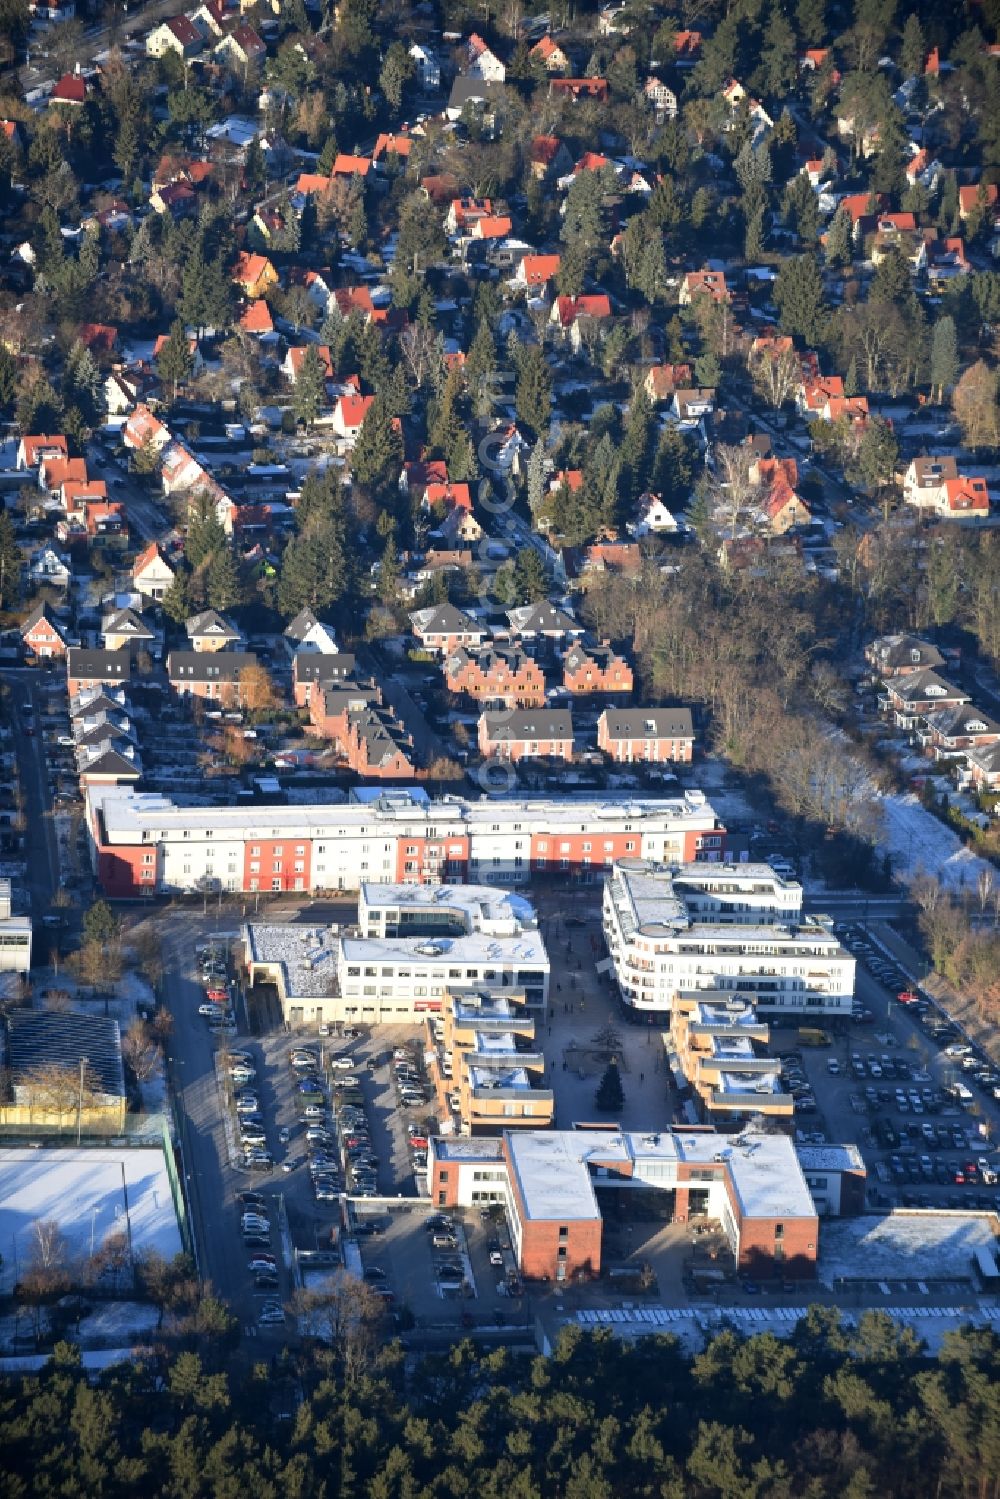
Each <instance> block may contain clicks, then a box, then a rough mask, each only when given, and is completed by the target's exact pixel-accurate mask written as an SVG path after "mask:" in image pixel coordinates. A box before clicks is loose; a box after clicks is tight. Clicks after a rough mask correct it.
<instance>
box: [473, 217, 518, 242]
mask: <svg viewBox="0 0 1000 1499" xmlns="http://www.w3.org/2000/svg"><path fill="white" fill-rule="evenodd" d="M511 228H512V225H511V221H510V219H509V218H508V217H507V215H506V214H484V215H483V216H482V218H479V219H477V220H476V222H475V223H474V224H473V226H472V232H471V238H472V239H507V238H508V236H509V235H510V232H511Z"/></svg>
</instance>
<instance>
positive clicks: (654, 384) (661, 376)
mask: <svg viewBox="0 0 1000 1499" xmlns="http://www.w3.org/2000/svg"><path fill="white" fill-rule="evenodd" d="M642 383H643V387H644V388H645V391H646V395H647V396H648V397H649V399H650V400H651V401H652V402H653V404H654V406H658V405H660V404H662V402H664V401H669V400H671V399H672V398H673V395H674V392H675V391H678V390H687V389H689V388H690V385H691V366H690V365H689V364H654V365H652V366H651V367H650V368H649V369H648V370H647V371H646V378H645V380H643V382H642Z"/></svg>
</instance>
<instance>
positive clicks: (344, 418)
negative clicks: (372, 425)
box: [331, 395, 375, 445]
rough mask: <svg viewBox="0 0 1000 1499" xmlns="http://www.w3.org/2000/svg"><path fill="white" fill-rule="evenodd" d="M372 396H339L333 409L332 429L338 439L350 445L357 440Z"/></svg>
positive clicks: (372, 400)
mask: <svg viewBox="0 0 1000 1499" xmlns="http://www.w3.org/2000/svg"><path fill="white" fill-rule="evenodd" d="M374 400H375V397H374V396H353V395H352V396H340V397H339V399H338V401H337V404H336V406H334V408H333V419H332V423H331V425H332V427H333V430H334V432H335V433H336V434H337V436H338V437H342V438H343V439H344V441H345V442H348V443H351V444H352V445H353V444H354V443H355V442H357V440H358V433H359V432H360V431H361V428H362V425H363V423H364V420H365V417H366V416H367V415H368V412H369V410H370V408H371V406H372V403H373V402H374Z"/></svg>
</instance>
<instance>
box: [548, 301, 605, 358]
mask: <svg viewBox="0 0 1000 1499" xmlns="http://www.w3.org/2000/svg"><path fill="white" fill-rule="evenodd" d="M610 316H611V300H610V298H609V297H608V295H607V293H606V292H597V293H586V294H584V295H582V296H579V297H556V299H555V301H554V302H553V303H552V311H551V313H550V314H549V322H550V323H551V324H552V325H553V326H554V327H556V328H558V329H559V330H560V331H561V332H562V334H563V335H564V336H565V337H567V338H568V339H569V341H570V344H571V345H572V347H573V348H574V349H577V350H578V349H579V348H580V346H581V344H582V342H583V334H582V329H581V327H580V320H581V319H590V320H591V321H594V322H603V321H604V320H605V319H606V318H609V317H610Z"/></svg>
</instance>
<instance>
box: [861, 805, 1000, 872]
mask: <svg viewBox="0 0 1000 1499" xmlns="http://www.w3.org/2000/svg"><path fill="white" fill-rule="evenodd" d="M882 809H883V812H884V814H885V816H884V819H883V824H882V838H881V840H880V843H881V846H882V848H883V849H885V850H886V851H887V852H888V853H889V854H890V855H891V857H892V869H893V873H894V874H895V875H896V877H897V878H898V879H901V880H911V879H913V877H914V875H916V874H918V873H919V872H920V871H921V870H923V872H924V873H925V874H932V875H934V876H935V877H936V878H937V879H939V880H940V881H941V883H942V884H943V885H948V886H949V887H950V888H952V889H958V888H959V887H962V886H964V887H965V889H967V890H974V889H975V888H976V881H977V880H978V878H979V876H980V874H981V873H982V871H983V870H984V869H990V868H991V866H990V865H988V864H987V863H986V861H985V860H983V859H980V858H977V856H976V855H975V854H974V853H972V851H971V850H970V849H967V848H966V847H965V845H964V844H963V843H962V841H961V839H960V838H959V836H958V834H957V833H955V832H953V830H952V829H951V828H949V827H947V826H946V825H945V824H944V823H943V822H941V820H940V819H939V818H937V817H935V816H934V814H933V813H932V812H928V811H927V809H926V808H925V807H923V806H922V805H921V803H920V801H919V800H918V798H917V797H916V796H915V795H914V793H913V792H912V791H911V792H908V793H907V794H906V795H905V796H885V797H883V798H882Z"/></svg>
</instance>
